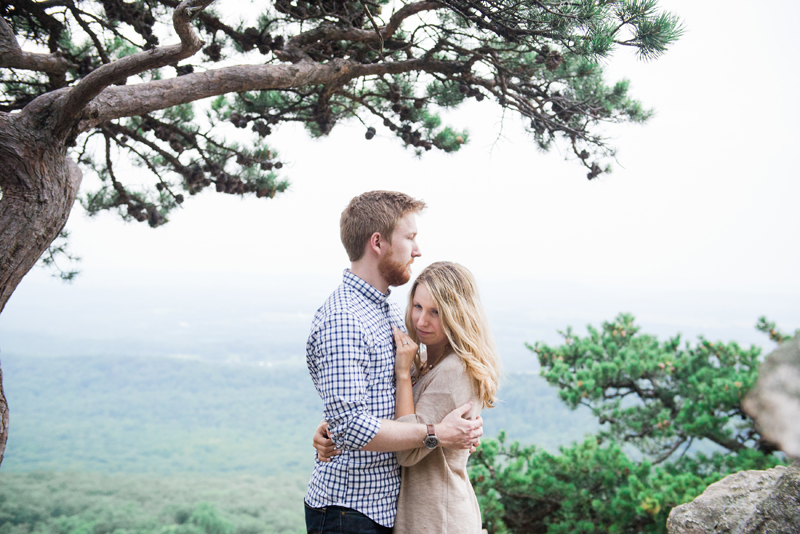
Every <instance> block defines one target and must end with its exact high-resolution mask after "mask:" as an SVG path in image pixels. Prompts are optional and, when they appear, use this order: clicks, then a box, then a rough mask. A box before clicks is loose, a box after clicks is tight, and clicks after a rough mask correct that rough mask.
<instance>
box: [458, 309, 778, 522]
mask: <svg viewBox="0 0 800 534" xmlns="http://www.w3.org/2000/svg"><path fill="white" fill-rule="evenodd" d="M757 328H758V329H759V330H762V331H765V332H768V333H770V336H771V337H772V339H774V340H777V341H782V340H783V339H785V338H786V336H783V335H782V334H780V333H778V332H777V331H776V330H775V325H774V323H769V322H767V321H766V319H764V318H761V319H760V320H759V324H758V325H757ZM561 335H562V336H563V338H564V343H563V344H562V345H560V346H558V347H550V346H548V345H545V344H542V343H536V344H534V345H531V346H529V348H530V350H532V351H533V352H534V353H535V354H536V355H537V356H538V358H539V363H540V365H541V374H542V376H543V377H544V378H545V379H546V380H547V382H548V383H549V384H551V385H553V386H556V387H557V388H558V394H559V397H560V398H561V400H562V401H564V402H565V403H566V404H567V405H568V406H570V407H571V408H573V409H574V408H577V407H579V406H585V407H588V408H589V409H591V410H592V413H593V414H594V415H595V416H596V417H597V418H598V421H599V422H600V424H601V430H600V432H599V433H598V434H597V435H596V436H588V437H587V438H586V439H585V440H584V441H583V442H582V443H575V444H573V445H571V446H564V447H561V449H560V451H559V454H551V453H549V452H547V451H544V450H541V449H538V448H537V447H535V446H531V447H520V446H519V444H518V443H511V444H510V445H509V444H507V442H506V437H505V435H504V434H501V435H500V436H499V438H498V439H497V440H488V441H487V442H486V443H485V444H483V445H482V446H481V449H480V450H479V451H478V453H477V454H476V455H474V456H473V458H472V459H471V460H472V464H471V467H470V478H471V479H472V481H473V483H474V484H475V487H476V493H477V494H478V495H479V501H480V503H481V508H482V510H483V514H484V521H485V522H486V527H487V528H488V530H489V532H490V533H505V532H513V533H515V534H521V533H534V532H535V533H539V532H541V533H545V532H546V533H548V534H556V533H568V532H569V533H594V532H618V533H631V534H633V533H641V532H654V533H656V532H657V533H665V532H666V520H667V516H668V515H669V512H670V510H671V509H672V508H673V507H674V506H677V505H679V504H683V503H685V502H689V501H691V500H693V499H694V498H695V497H697V496H698V495H699V494H700V493H702V492H703V491H704V490H705V488H706V487H707V486H708V485H709V484H712V483H714V482H716V481H718V480H720V479H721V478H723V477H725V476H726V475H728V474H730V473H735V472H737V471H741V470H743V469H767V468H770V467H773V466H775V465H777V464H779V463H781V462H782V460H781V458H780V457H779V456H776V455H775V454H773V453H774V452H775V451H776V449H775V447H774V446H773V444H771V443H768V442H766V441H765V440H763V439H762V437H761V435H760V434H759V433H758V431H757V430H756V428H755V425H754V422H753V420H752V418H750V416H748V415H747V414H746V413H745V412H744V411H743V410H742V405H741V402H742V399H743V398H744V396H745V395H746V393H747V391H749V389H750V388H751V387H753V386H754V385H755V382H756V379H757V378H758V367H759V364H760V363H761V359H762V358H761V349H760V348H759V347H755V346H752V347H750V348H746V349H745V348H742V347H739V345H738V344H736V343H727V344H726V343H720V342H712V341H709V340H707V339H705V338H703V337H701V338H700V339H699V340H698V342H697V343H696V344H689V343H686V344H682V343H681V338H680V335H678V336H675V337H674V338H672V339H669V340H667V341H659V340H658V339H656V338H655V337H653V336H650V335H645V334H640V333H639V327H638V326H636V324H635V323H634V318H633V316H631V315H628V314H621V315H619V316H618V317H617V318H616V319H615V320H614V321H612V322H606V323H603V325H602V327H601V328H599V329H598V328H593V327H591V326H590V327H589V328H588V335H587V336H586V337H581V336H578V335H576V334H575V333H574V332H573V330H572V329H571V328H568V329H567V330H565V331H563V332H561ZM703 451H705V452H703ZM710 451H713V452H710Z"/></svg>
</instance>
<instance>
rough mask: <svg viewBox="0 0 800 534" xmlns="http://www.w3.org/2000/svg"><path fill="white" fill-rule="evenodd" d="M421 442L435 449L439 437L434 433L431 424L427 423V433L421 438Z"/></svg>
mask: <svg viewBox="0 0 800 534" xmlns="http://www.w3.org/2000/svg"><path fill="white" fill-rule="evenodd" d="M422 444H423V445H425V446H426V447H428V448H429V449H435V448H436V446H437V445H439V438H437V437H436V433H435V432H434V431H433V425H428V435H427V436H425V439H423V440H422Z"/></svg>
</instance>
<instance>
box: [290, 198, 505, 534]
mask: <svg viewBox="0 0 800 534" xmlns="http://www.w3.org/2000/svg"><path fill="white" fill-rule="evenodd" d="M424 208H425V203H424V202H422V201H420V200H415V199H413V198H411V197H410V196H408V195H405V194H403V193H398V192H393V191H372V192H369V193H364V194H362V195H360V196H358V197H356V198H354V199H353V200H352V201H351V202H350V204H349V205H348V206H347V208H346V209H345V210H344V212H343V213H342V217H341V222H340V226H341V238H342V243H343V244H344V247H345V249H346V251H347V254H348V256H349V258H350V261H351V267H350V269H348V270H346V271H345V272H344V279H343V282H342V285H340V286H339V288H338V289H337V290H336V291H334V293H333V294H332V295H331V296H330V297H329V298H328V300H327V301H326V302H325V303H324V304H323V305H322V307H321V308H320V309H319V310H318V311H317V313H316V315H315V316H314V321H313V323H312V326H311V334H310V335H309V338H308V344H307V347H306V359H307V363H308V369H309V372H310V373H311V378H312V380H313V382H314V386H315V387H316V389H317V392H318V393H319V395H320V397H321V398H322V402H323V405H324V413H325V420H324V421H323V422H322V423H321V424H320V426H319V427H318V428H317V431H316V433H315V436H314V446H315V447H316V449H317V461H316V462H315V465H314V472H313V474H312V475H311V480H310V481H309V484H308V492H307V493H306V498H305V511H306V527H307V530H308V532H309V533H320V534H340V533H341V534H349V533H353V534H355V533H358V534H372V533H376V534H377V533H389V532H392V531H393V530H392V529H394V532H395V533H397V534H406V533H412V532H413V533H428V532H429V533H437V534H438V533H450V534H456V533H458V534H462V533H463V534H477V533H479V532H480V531H481V517H480V509H479V508H478V502H477V499H476V498H475V493H474V491H473V489H472V485H471V484H470V482H469V478H468V476H467V460H468V457H469V454H470V452H471V451H474V450H475V447H477V446H478V445H479V444H480V436H481V435H482V433H483V424H482V420H481V417H480V411H481V408H484V407H486V408H488V407H491V406H492V405H493V404H494V402H495V401H496V398H495V393H496V392H497V379H498V373H499V365H498V360H497V353H496V350H495V348H494V343H493V342H492V337H491V333H490V332H489V329H488V325H487V322H486V317H485V314H484V312H483V307H482V305H481V303H480V300H479V298H478V291H477V287H476V285H475V279H474V278H473V276H472V274H471V273H470V272H469V271H468V270H467V269H465V268H464V267H462V266H461V265H458V264H455V263H450V262H437V263H433V264H431V265H430V266H429V267H427V268H426V269H425V270H423V271H422V273H420V275H419V276H418V277H417V279H416V280H415V281H414V283H413V284H412V287H411V292H410V295H409V301H408V307H407V309H406V312H405V317H404V318H403V316H402V315H401V312H400V310H399V308H398V307H397V306H396V305H395V304H394V303H392V302H389V300H388V297H389V293H390V289H389V288H390V287H397V286H401V285H403V284H405V283H406V282H408V281H409V280H410V278H411V264H412V263H413V261H414V258H417V257H419V256H420V255H421V254H420V250H419V247H418V246H417V243H416V236H417V224H416V215H417V213H419V212H421V211H422V210H423V209H424ZM401 466H402V468H401Z"/></svg>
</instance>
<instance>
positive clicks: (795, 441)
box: [742, 334, 800, 532]
mask: <svg viewBox="0 0 800 534" xmlns="http://www.w3.org/2000/svg"><path fill="white" fill-rule="evenodd" d="M742 406H743V407H744V409H745V411H746V412H747V413H748V414H750V415H751V416H752V417H753V419H755V420H756V423H757V425H758V429H759V431H760V432H761V435H762V436H763V437H764V438H766V439H768V440H769V441H772V442H774V443H776V444H777V445H778V447H779V448H780V449H781V450H782V451H783V452H785V453H786V454H788V455H789V456H791V457H793V458H800V334H798V335H796V336H795V337H794V339H791V340H789V341H784V342H783V343H782V344H781V346H780V347H778V348H777V349H775V350H774V351H773V352H772V353H771V354H770V355H769V356H768V357H767V359H766V361H765V362H764V363H763V365H761V370H760V371H759V377H758V382H757V383H756V386H755V387H754V388H753V389H752V390H751V391H750V393H749V394H748V395H747V397H746V398H745V400H744V402H743V403H742ZM797 532H800V526H798V528H797Z"/></svg>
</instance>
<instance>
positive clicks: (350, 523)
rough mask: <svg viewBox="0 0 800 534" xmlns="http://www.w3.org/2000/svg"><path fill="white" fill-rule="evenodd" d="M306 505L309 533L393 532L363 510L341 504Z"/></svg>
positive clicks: (383, 533)
mask: <svg viewBox="0 0 800 534" xmlns="http://www.w3.org/2000/svg"><path fill="white" fill-rule="evenodd" d="M303 504H304V505H305V507H306V530H307V531H308V534H392V529H390V528H388V527H384V526H382V525H379V524H378V523H376V522H375V521H373V520H372V519H370V518H369V517H367V516H365V515H364V514H362V513H361V512H356V511H355V510H353V509H352V508H342V507H341V506H326V507H324V508H311V507H310V506H309V505H307V504H305V502H304V503H303Z"/></svg>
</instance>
